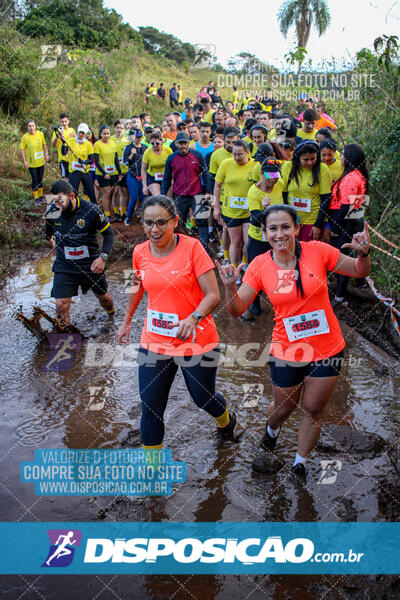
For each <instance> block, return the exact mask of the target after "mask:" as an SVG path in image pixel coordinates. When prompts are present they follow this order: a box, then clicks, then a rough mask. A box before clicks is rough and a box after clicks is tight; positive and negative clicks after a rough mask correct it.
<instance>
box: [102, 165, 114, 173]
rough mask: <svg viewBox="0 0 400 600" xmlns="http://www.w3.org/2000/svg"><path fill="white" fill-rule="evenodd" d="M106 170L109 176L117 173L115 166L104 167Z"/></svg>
mask: <svg viewBox="0 0 400 600" xmlns="http://www.w3.org/2000/svg"><path fill="white" fill-rule="evenodd" d="M104 170H105V172H106V173H107V175H113V174H114V173H115V166H114V165H106V166H105V167H104Z"/></svg>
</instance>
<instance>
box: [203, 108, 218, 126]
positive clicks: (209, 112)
mask: <svg viewBox="0 0 400 600" xmlns="http://www.w3.org/2000/svg"><path fill="white" fill-rule="evenodd" d="M214 113H215V110H209V111H208V113H207V114H206V115H204V118H203V121H206V122H207V123H211V125H212V116H213V114H214Z"/></svg>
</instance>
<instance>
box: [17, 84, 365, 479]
mask: <svg viewBox="0 0 400 600" xmlns="http://www.w3.org/2000/svg"><path fill="white" fill-rule="evenodd" d="M145 95H146V101H147V100H148V97H150V96H151V95H157V96H158V97H159V99H160V102H164V101H166V100H167V90H166V89H165V86H164V84H160V86H159V87H158V88H157V86H155V84H154V83H151V84H148V86H146V90H145ZM247 96H248V97H246V98H245V100H244V101H243V102H241V103H239V95H238V91H237V90H236V89H235V88H234V89H233V91H232V95H231V98H230V99H228V100H225V101H223V100H222V98H221V96H220V94H219V91H218V90H217V89H216V88H215V86H214V84H213V82H212V81H211V82H209V83H208V85H207V86H204V87H203V88H202V89H201V90H200V91H199V93H198V94H197V96H196V98H195V101H192V99H190V98H184V97H183V92H182V89H181V86H179V85H177V84H175V83H174V84H173V85H172V87H171V88H170V90H169V93H168V97H169V102H170V109H171V110H170V112H167V113H166V114H165V117H164V121H163V122H162V123H160V124H157V123H153V122H152V121H153V119H152V115H151V114H150V113H147V112H143V113H141V114H134V115H132V116H130V117H129V118H125V119H122V118H121V119H117V120H115V122H114V123H113V125H112V126H111V125H102V126H101V127H100V129H99V132H98V136H96V135H95V133H94V131H93V129H92V128H91V127H89V125H88V124H86V123H80V124H79V125H78V126H77V129H76V131H75V130H74V129H73V128H72V127H71V126H70V122H69V118H68V115H67V114H66V113H62V114H61V115H60V123H59V125H57V126H55V127H54V131H53V135H52V140H51V145H52V146H53V147H54V148H55V149H56V151H57V160H58V163H59V168H60V173H61V178H60V179H59V180H58V181H56V182H55V183H54V184H53V186H52V189H51V196H46V198H47V201H48V204H47V206H46V219H47V220H46V231H47V237H48V239H49V240H50V243H51V244H52V245H53V246H54V247H56V251H57V254H56V259H55V262H54V265H53V271H54V284H53V290H52V295H53V296H54V297H55V298H56V303H57V311H58V313H59V314H60V315H61V317H62V318H63V319H64V320H65V321H66V322H67V323H69V320H70V316H69V307H70V302H71V297H72V296H74V295H76V294H77V293H78V289H79V287H81V288H82V291H83V292H84V293H85V292H86V291H88V290H89V289H90V290H92V291H93V292H94V293H95V294H96V295H97V297H98V299H99V302H100V304H101V306H102V307H103V308H105V310H106V311H107V312H108V313H109V314H113V311H114V307H113V301H112V298H111V296H110V294H109V292H108V290H107V281H106V278H105V275H104V269H105V266H106V263H107V260H108V256H109V253H110V251H111V248H112V244H113V238H114V235H113V231H112V227H111V223H118V222H120V223H124V224H125V225H126V226H129V225H130V224H131V223H132V220H133V217H134V216H135V217H138V218H140V220H141V223H142V225H143V228H144V232H145V233H146V235H147V237H148V240H147V242H144V243H141V244H136V245H135V247H134V249H133V258H132V261H133V264H132V291H131V293H130V294H129V300H128V305H127V309H126V314H125V318H124V321H123V323H122V325H121V326H120V327H119V329H118V332H117V334H116V339H117V341H118V342H119V343H129V332H130V326H131V321H132V317H133V314H134V312H135V310H136V308H137V306H138V305H139V303H140V302H141V300H142V297H143V294H144V292H146V293H147V302H148V304H147V316H146V320H145V323H144V326H143V331H142V336H141V341H140V351H139V357H140V360H139V365H140V366H139V390H140V396H141V401H142V418H141V435H142V441H143V445H144V446H145V447H147V448H161V447H162V444H163V437H164V421H163V415H164V411H165V408H166V406H167V401H168V394H169V390H170V388H171V385H172V382H173V379H174V377H175V374H176V371H177V369H178V366H180V367H181V368H182V372H183V375H184V378H185V382H186V385H187V387H188V390H189V392H190V395H191V397H192V398H193V400H194V401H195V403H196V404H197V406H199V407H200V408H202V409H204V410H205V411H207V412H208V413H209V414H210V415H211V416H212V417H213V418H214V419H215V421H216V424H217V434H218V437H220V438H222V439H231V438H232V437H233V436H234V428H235V425H236V416H235V413H234V411H233V410H232V409H231V408H228V403H227V401H226V399H225V398H224V397H223V396H222V395H221V394H220V393H218V392H217V391H216V389H215V381H216V372H217V364H218V356H219V350H218V342H219V338H218V332H217V329H216V326H215V323H214V320H213V318H212V312H213V311H214V310H215V309H216V308H217V306H218V305H219V304H220V302H221V297H220V291H219V290H220V287H221V286H219V285H218V281H217V277H216V271H215V267H217V272H218V273H219V277H220V279H221V281H222V287H221V289H224V291H225V301H226V307H227V310H228V311H229V313H230V314H231V315H232V316H233V317H240V318H242V319H244V320H245V321H255V325H256V324H257V320H258V319H261V318H263V315H264V318H265V315H266V314H267V313H266V312H265V311H264V312H262V305H261V302H260V299H262V298H263V297H264V298H265V297H266V298H268V300H269V301H270V303H271V304H272V307H273V310H274V313H275V316H274V319H275V327H274V331H273V334H272V340H271V348H270V375H271V382H272V386H273V400H272V402H271V404H270V405H269V409H268V420H267V425H266V430H265V434H264V436H263V439H262V445H263V447H264V448H265V449H266V450H267V451H268V452H271V451H273V450H274V448H275V445H276V443H277V440H278V436H279V433H280V429H281V426H282V425H283V423H284V422H285V421H286V419H287V418H288V417H289V416H290V414H291V413H292V412H293V410H294V409H295V408H296V406H298V404H299V403H300V404H301V408H302V413H303V417H302V420H301V423H300V427H299V443H298V451H297V454H296V457H295V459H294V463H293V466H292V470H293V472H294V473H295V475H297V477H299V478H303V479H304V478H305V474H306V471H305V467H304V465H305V462H306V459H307V457H308V456H309V454H310V452H311V450H312V448H313V447H314V445H315V443H316V441H317V439H318V436H319V432H320V428H321V422H322V413H323V410H324V408H325V406H326V404H327V402H328V400H329V397H330V396H331V394H332V391H333V389H334V387H335V384H336V381H337V379H338V376H339V374H340V370H341V367H342V362H343V349H344V346H345V342H344V339H343V336H342V334H341V331H340V326H339V323H338V321H337V318H336V316H335V314H334V311H333V308H334V307H335V306H337V305H340V304H343V303H346V301H347V300H346V297H347V285H348V281H349V278H351V277H353V278H356V279H357V280H358V281H359V282H360V284H361V285H362V284H363V278H365V277H366V276H367V275H368V274H369V271H370V257H369V236H368V232H367V227H366V223H365V220H364V216H365V214H364V213H365V208H366V206H367V203H368V199H369V197H368V170H367V166H366V157H365V154H364V151H363V149H362V147H361V146H359V145H358V144H356V143H349V144H342V145H341V151H339V149H338V144H337V142H336V141H335V140H336V134H337V126H336V124H335V122H334V120H333V119H332V117H331V116H330V115H329V114H327V113H326V109H325V106H324V105H323V104H322V103H321V102H319V101H318V100H313V99H309V98H307V97H306V96H305V95H304V94H301V95H300V97H299V101H298V106H297V107H296V108H295V110H288V109H287V108H285V107H284V106H282V104H281V103H278V102H276V101H275V100H274V99H273V98H272V97H271V95H270V94H266V97H264V98H259V97H256V98H251V97H249V94H247ZM21 154H22V158H23V162H24V165H25V167H26V168H28V169H29V173H30V175H31V179H32V191H33V195H34V198H35V200H36V201H38V202H40V201H41V200H40V199H41V198H42V197H43V174H44V167H45V164H46V162H48V161H49V151H48V147H47V145H46V142H45V138H44V136H43V134H42V133H41V132H40V131H38V130H37V129H36V124H35V122H34V121H33V120H30V121H28V123H27V132H26V133H25V135H24V136H23V138H22V140H21ZM81 184H82V188H81V191H80V186H81ZM81 192H82V193H81ZM98 232H100V233H101V234H102V236H103V246H102V248H101V249H100V248H99V247H98V243H97V234H98ZM216 259H217V260H216ZM329 271H332V272H334V273H336V274H337V284H336V292H335V294H334V296H333V298H331V299H330V297H329V293H328V285H327V273H328V272H329ZM266 341H267V340H266ZM268 452H267V453H264V454H262V455H260V456H259V457H257V459H255V461H254V462H253V469H254V470H256V471H258V472H268V470H269V464H268Z"/></svg>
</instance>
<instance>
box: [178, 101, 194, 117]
mask: <svg viewBox="0 0 400 600" xmlns="http://www.w3.org/2000/svg"><path fill="white" fill-rule="evenodd" d="M184 105H185V108H184V109H183V111H182V112H181V114H180V118H181V119H182V120H184V119H187V118H189V117H190V118H192V117H193V105H192V101H191V99H190V98H185V103H184Z"/></svg>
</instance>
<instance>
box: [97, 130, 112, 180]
mask: <svg viewBox="0 0 400 600" xmlns="http://www.w3.org/2000/svg"><path fill="white" fill-rule="evenodd" d="M116 151H117V147H116V145H115V143H114V142H113V140H111V139H110V141H109V143H108V144H105V143H104V142H102V141H101V140H98V141H97V142H95V144H94V146H93V153H94V154H98V155H99V160H100V164H101V166H102V167H103V169H104V170H105V172H106V175H116V174H117V168H116V166H115V153H116ZM96 175H102V172H101V171H99V170H98V169H96Z"/></svg>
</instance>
